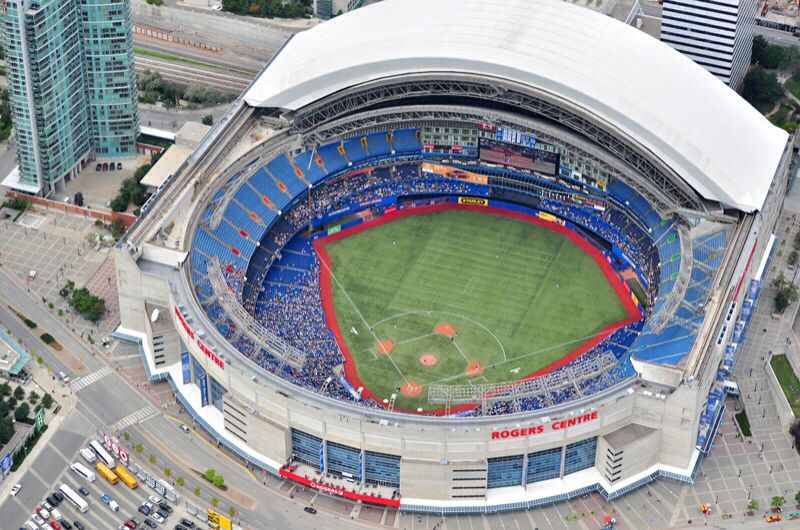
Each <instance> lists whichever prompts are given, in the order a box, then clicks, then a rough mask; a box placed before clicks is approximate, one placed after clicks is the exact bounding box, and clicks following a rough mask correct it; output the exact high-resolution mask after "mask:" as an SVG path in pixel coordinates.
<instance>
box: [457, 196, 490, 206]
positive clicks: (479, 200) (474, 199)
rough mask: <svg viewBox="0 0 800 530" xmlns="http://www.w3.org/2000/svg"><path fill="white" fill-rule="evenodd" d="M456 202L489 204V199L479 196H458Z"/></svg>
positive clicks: (476, 204)
mask: <svg viewBox="0 0 800 530" xmlns="http://www.w3.org/2000/svg"><path fill="white" fill-rule="evenodd" d="M458 204H472V205H475V206H489V199H483V198H481V197H459V198H458Z"/></svg>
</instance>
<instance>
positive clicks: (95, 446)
mask: <svg viewBox="0 0 800 530" xmlns="http://www.w3.org/2000/svg"><path fill="white" fill-rule="evenodd" d="M89 447H90V448H91V449H92V451H94V454H96V455H97V458H99V459H100V461H101V462H103V463H104V464H105V465H106V466H107V467H108V468H109V469H111V468H112V467H114V458H113V457H112V456H111V455H110V454H109V453H108V451H106V450H105V448H104V447H103V446H102V445H101V444H100V442H98V441H97V440H92V442H91V443H90V444H89Z"/></svg>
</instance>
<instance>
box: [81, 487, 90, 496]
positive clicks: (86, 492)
mask: <svg viewBox="0 0 800 530" xmlns="http://www.w3.org/2000/svg"><path fill="white" fill-rule="evenodd" d="M78 493H80V494H81V495H83V496H84V497H88V496H89V490H87V489H86V488H84V487H83V486H81V487H80V488H78Z"/></svg>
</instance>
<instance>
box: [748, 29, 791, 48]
mask: <svg viewBox="0 0 800 530" xmlns="http://www.w3.org/2000/svg"><path fill="white" fill-rule="evenodd" d="M755 34H756V35H761V36H762V37H764V39H765V40H766V41H767V42H769V43H770V44H778V45H780V46H800V39H798V38H797V37H795V36H794V35H792V34H791V33H786V32H785V31H778V30H777V29H772V28H765V27H763V26H756V27H755Z"/></svg>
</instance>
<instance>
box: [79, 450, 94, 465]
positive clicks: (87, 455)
mask: <svg viewBox="0 0 800 530" xmlns="http://www.w3.org/2000/svg"><path fill="white" fill-rule="evenodd" d="M81 456H82V457H83V459H84V460H86V461H87V462H89V463H90V464H94V462H95V460H97V457H96V456H95V455H94V451H92V450H91V449H89V448H88V447H84V448H83V449H81Z"/></svg>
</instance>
